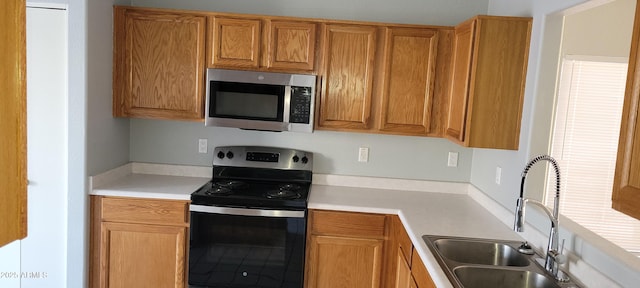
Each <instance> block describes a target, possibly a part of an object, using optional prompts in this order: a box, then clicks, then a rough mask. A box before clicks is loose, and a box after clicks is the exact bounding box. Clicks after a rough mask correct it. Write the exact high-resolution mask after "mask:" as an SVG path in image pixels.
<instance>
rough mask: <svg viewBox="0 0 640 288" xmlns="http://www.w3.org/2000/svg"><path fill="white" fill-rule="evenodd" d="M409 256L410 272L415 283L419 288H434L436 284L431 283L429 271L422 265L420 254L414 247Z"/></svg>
mask: <svg viewBox="0 0 640 288" xmlns="http://www.w3.org/2000/svg"><path fill="white" fill-rule="evenodd" d="M412 254H413V255H412V256H411V274H412V275H413V279H414V280H415V282H416V284H417V286H418V287H420V288H436V284H435V283H433V280H432V279H431V276H430V275H429V271H427V268H426V267H425V266H424V263H423V262H422V259H420V255H418V252H417V251H416V250H415V249H414V250H413V252H412Z"/></svg>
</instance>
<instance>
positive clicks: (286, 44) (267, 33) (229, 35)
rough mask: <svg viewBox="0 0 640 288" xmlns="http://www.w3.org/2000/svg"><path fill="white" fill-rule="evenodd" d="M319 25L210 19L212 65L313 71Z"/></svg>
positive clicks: (264, 20)
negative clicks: (317, 27)
mask: <svg viewBox="0 0 640 288" xmlns="http://www.w3.org/2000/svg"><path fill="white" fill-rule="evenodd" d="M316 26H317V25H316V24H315V23H312V22H302V21H283V20H273V21H272V20H270V19H268V18H264V19H245V18H229V17H227V16H213V17H211V18H210V21H209V33H210V35H209V38H210V39H211V40H210V43H209V44H210V48H209V54H210V55H209V63H208V66H209V67H215V68H231V69H233V68H241V69H252V70H277V71H291V72H295V71H313V70H314V68H315V53H316V49H315V47H316Z"/></svg>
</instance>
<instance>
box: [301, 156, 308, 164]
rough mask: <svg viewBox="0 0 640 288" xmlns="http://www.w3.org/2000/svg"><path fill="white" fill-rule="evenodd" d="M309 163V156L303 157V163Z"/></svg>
mask: <svg viewBox="0 0 640 288" xmlns="http://www.w3.org/2000/svg"><path fill="white" fill-rule="evenodd" d="M307 162H309V159H308V158H307V156H302V163H304V164H307Z"/></svg>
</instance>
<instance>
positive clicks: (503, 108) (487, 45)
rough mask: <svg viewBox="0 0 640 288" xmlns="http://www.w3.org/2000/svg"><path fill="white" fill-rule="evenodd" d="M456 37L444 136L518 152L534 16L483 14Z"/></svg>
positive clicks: (472, 20)
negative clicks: (532, 17)
mask: <svg viewBox="0 0 640 288" xmlns="http://www.w3.org/2000/svg"><path fill="white" fill-rule="evenodd" d="M455 33H456V36H455V41H454V63H453V72H452V73H453V74H452V81H451V98H450V104H449V117H448V121H447V128H446V131H445V136H446V137H447V138H449V139H450V140H452V141H454V142H456V143H459V144H462V145H464V146H469V147H476V148H494V149H511V150H517V149H518V144H519V143H518V142H519V140H520V122H521V116H522V104H523V99H524V85H525V78H526V74H527V73H526V71H527V61H528V58H529V41H530V37H531V18H522V17H497V16H478V17H475V18H472V19H470V20H468V21H466V22H464V23H462V24H460V25H459V26H458V27H456V32H455Z"/></svg>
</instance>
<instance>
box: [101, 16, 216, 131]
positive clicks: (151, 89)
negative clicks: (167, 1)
mask: <svg viewBox="0 0 640 288" xmlns="http://www.w3.org/2000/svg"><path fill="white" fill-rule="evenodd" d="M114 30H115V31H114V32H115V46H114V47H115V54H116V56H115V57H116V59H115V67H114V73H115V74H114V98H113V100H114V103H113V104H114V107H113V108H114V115H115V116H120V117H143V118H164V119H184V120H189V119H202V118H203V117H204V114H203V110H204V102H203V99H204V98H203V92H202V91H203V90H202V88H203V86H204V84H203V83H204V82H203V81H204V77H203V72H204V44H205V43H204V39H205V17H202V16H194V15H189V14H180V13H160V12H149V11H144V10H135V9H133V10H129V9H126V8H116V11H115V27H114Z"/></svg>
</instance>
